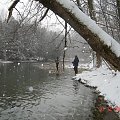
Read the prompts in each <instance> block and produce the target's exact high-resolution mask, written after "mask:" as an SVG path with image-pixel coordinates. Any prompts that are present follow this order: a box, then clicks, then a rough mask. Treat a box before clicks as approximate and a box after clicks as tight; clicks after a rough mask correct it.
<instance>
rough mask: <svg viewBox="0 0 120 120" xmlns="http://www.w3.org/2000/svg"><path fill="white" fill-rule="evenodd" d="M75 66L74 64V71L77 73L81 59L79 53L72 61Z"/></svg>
mask: <svg viewBox="0 0 120 120" xmlns="http://www.w3.org/2000/svg"><path fill="white" fill-rule="evenodd" d="M72 63H73V66H74V71H75V75H76V74H78V63H79V59H78V57H77V55H76V56H75V58H74V61H73V62H72Z"/></svg>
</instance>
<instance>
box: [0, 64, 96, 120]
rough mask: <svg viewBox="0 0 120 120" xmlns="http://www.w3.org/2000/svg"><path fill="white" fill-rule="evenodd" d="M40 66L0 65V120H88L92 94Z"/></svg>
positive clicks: (67, 77)
mask: <svg viewBox="0 0 120 120" xmlns="http://www.w3.org/2000/svg"><path fill="white" fill-rule="evenodd" d="M40 65H41V63H10V64H0V120H92V116H93V115H92V110H91V109H93V106H94V103H95V97H96V96H95V94H94V90H93V89H90V88H88V87H85V86H84V85H82V84H81V83H79V82H78V81H74V80H72V77H73V76H74V72H73V70H72V69H65V72H64V73H61V74H60V75H56V74H54V73H53V74H52V73H50V72H49V70H48V69H41V68H40V67H39V66H40Z"/></svg>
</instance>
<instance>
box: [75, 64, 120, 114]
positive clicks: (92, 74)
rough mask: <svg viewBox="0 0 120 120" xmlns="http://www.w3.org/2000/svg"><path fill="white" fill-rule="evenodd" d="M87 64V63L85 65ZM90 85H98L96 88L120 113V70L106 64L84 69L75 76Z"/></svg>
mask: <svg viewBox="0 0 120 120" xmlns="http://www.w3.org/2000/svg"><path fill="white" fill-rule="evenodd" d="M85 66H87V65H85ZM79 79H81V82H83V83H86V84H87V85H89V86H92V87H97V88H96V90H97V91H99V92H100V95H103V96H104V97H105V99H106V100H107V101H108V103H109V104H110V105H111V106H112V107H113V108H114V109H115V110H116V112H119V113H120V72H118V71H117V72H114V71H111V70H109V69H108V68H107V67H106V66H105V65H103V66H102V67H100V68H98V69H96V68H92V69H90V71H84V72H82V73H80V74H77V75H76V76H74V77H73V80H79Z"/></svg>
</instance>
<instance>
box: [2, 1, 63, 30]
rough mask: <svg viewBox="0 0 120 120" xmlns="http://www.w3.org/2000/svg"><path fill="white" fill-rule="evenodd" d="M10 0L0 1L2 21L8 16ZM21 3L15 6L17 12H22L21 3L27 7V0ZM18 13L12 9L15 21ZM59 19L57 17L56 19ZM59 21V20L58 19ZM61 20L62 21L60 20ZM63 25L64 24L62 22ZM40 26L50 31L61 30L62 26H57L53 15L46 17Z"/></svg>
mask: <svg viewBox="0 0 120 120" xmlns="http://www.w3.org/2000/svg"><path fill="white" fill-rule="evenodd" d="M11 1H12V0H0V17H1V18H2V19H6V18H7V16H8V8H9V7H10V5H11V4H12V2H11ZM20 1H21V3H19V4H17V6H16V8H17V10H19V11H21V10H23V2H24V5H28V1H29V0H20ZM49 13H50V14H52V13H51V12H49ZM17 14H18V12H17V11H16V10H15V9H14V10H13V14H12V15H13V17H14V18H15V19H16V18H17V17H16V16H17ZM58 18H59V17H58ZM59 19H60V18H59ZM60 20H62V19H60ZM62 23H63V24H64V22H62ZM41 25H42V26H45V27H46V28H48V29H50V30H55V31H56V30H60V29H61V30H62V29H63V26H61V25H60V24H59V22H58V21H57V20H56V17H55V15H54V14H53V15H52V16H51V17H46V18H45V19H44V20H43V21H42V22H41Z"/></svg>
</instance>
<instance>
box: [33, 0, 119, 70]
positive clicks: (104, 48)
mask: <svg viewBox="0 0 120 120" xmlns="http://www.w3.org/2000/svg"><path fill="white" fill-rule="evenodd" d="M35 1H39V2H40V3H42V4H43V5H44V6H45V7H47V8H49V9H50V10H52V11H53V12H54V13H55V14H57V15H58V16H60V17H61V18H63V19H64V20H65V21H66V22H67V23H69V25H71V27H72V28H73V29H74V30H75V31H77V32H78V33H79V34H80V35H81V36H82V37H83V38H84V39H85V40H86V41H87V42H88V44H89V45H90V46H91V48H92V49H93V50H94V51H96V52H97V53H99V54H100V55H101V56H102V57H103V58H104V59H105V60H106V61H108V62H109V63H111V64H112V65H113V66H114V67H115V68H116V69H117V70H119V71H120V44H119V43H118V42H116V40H114V39H113V38H112V37H111V36H110V35H108V34H107V33H106V32H104V31H103V30H102V29H101V28H100V27H99V26H98V25H97V24H96V23H95V22H94V21H93V20H91V19H90V18H89V17H88V16H87V15H85V14H84V13H83V12H82V11H81V10H80V9H79V8H78V7H77V5H75V4H74V3H73V2H72V1H70V0H35Z"/></svg>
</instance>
